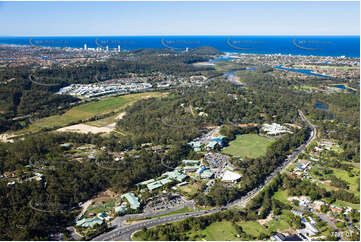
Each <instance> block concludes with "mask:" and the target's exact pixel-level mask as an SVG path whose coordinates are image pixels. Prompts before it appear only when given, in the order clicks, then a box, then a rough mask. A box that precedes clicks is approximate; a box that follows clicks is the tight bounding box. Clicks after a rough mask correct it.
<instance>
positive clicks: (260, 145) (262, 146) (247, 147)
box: [223, 134, 276, 158]
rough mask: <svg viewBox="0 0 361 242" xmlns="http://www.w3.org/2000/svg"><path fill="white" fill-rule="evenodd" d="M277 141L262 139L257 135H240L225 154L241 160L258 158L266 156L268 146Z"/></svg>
mask: <svg viewBox="0 0 361 242" xmlns="http://www.w3.org/2000/svg"><path fill="white" fill-rule="evenodd" d="M275 141H276V140H275V139H269V138H265V137H261V136H259V135H257V134H245V135H238V136H237V138H236V139H235V140H234V141H232V142H230V144H229V146H227V147H225V148H224V149H223V153H225V154H230V155H233V156H240V157H241V158H245V157H249V158H257V157H260V156H262V155H264V154H266V151H267V148H268V146H270V145H271V144H272V143H274V142H275Z"/></svg>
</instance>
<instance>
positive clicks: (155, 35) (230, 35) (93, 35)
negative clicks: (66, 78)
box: [0, 34, 360, 37]
mask: <svg viewBox="0 0 361 242" xmlns="http://www.w3.org/2000/svg"><path fill="white" fill-rule="evenodd" d="M97 36H106V37H143V36H149V37H161V36H228V37H232V36H354V37H356V36H357V37H360V34H198V35H193V34H138V35H133V34H130V35H113V34H102V35H99V34H98V35H96V34H92V35H0V37H97Z"/></svg>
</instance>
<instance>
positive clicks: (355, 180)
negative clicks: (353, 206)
mask: <svg viewBox="0 0 361 242" xmlns="http://www.w3.org/2000/svg"><path fill="white" fill-rule="evenodd" d="M332 170H333V174H334V175H335V176H336V177H337V178H339V179H341V180H344V181H345V182H348V183H349V184H350V189H349V190H350V192H352V193H354V194H355V195H356V196H360V191H358V187H359V184H360V176H359V175H358V176H353V177H350V176H349V175H348V172H347V171H344V170H341V169H336V168H332ZM352 173H353V174H360V168H356V167H355V168H353V170H352Z"/></svg>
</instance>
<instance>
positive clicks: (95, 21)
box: [0, 2, 360, 36]
mask: <svg viewBox="0 0 361 242" xmlns="http://www.w3.org/2000/svg"><path fill="white" fill-rule="evenodd" d="M101 35H105V36H111V35H116V36H122V35H360V3H359V2H0V36H101Z"/></svg>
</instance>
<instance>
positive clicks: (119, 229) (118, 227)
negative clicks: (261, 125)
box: [93, 110, 316, 241]
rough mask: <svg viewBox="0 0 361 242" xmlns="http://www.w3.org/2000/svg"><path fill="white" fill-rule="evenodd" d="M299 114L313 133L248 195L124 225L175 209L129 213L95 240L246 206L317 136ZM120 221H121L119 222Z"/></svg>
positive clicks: (120, 237)
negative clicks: (210, 207)
mask: <svg viewBox="0 0 361 242" xmlns="http://www.w3.org/2000/svg"><path fill="white" fill-rule="evenodd" d="M298 114H299V116H300V118H301V119H302V120H303V121H305V122H306V123H307V124H308V126H309V127H310V128H311V135H310V137H309V138H308V140H307V141H306V143H305V144H302V145H301V146H300V147H298V148H297V149H296V150H295V151H294V152H293V153H292V154H291V155H289V156H288V158H287V159H286V160H285V161H284V162H283V164H282V165H281V166H279V167H278V168H277V169H275V170H274V171H273V172H272V173H271V174H270V175H269V176H268V177H267V178H266V179H265V181H264V183H263V184H261V185H259V186H258V187H256V188H254V189H253V190H252V191H250V192H248V193H247V195H245V196H243V197H242V198H240V199H238V200H235V201H233V202H232V203H229V204H227V205H226V206H223V207H221V208H212V209H209V210H204V211H196V212H192V213H184V214H175V215H169V216H164V217H159V218H153V219H148V220H145V221H142V222H139V223H136V224H132V225H122V223H121V222H122V221H124V220H126V219H128V218H145V217H147V216H155V215H159V214H161V213H169V212H171V211H173V210H174V209H173V210H167V211H163V212H158V213H157V214H147V215H146V214H137V215H127V216H123V217H119V218H117V219H115V220H114V221H113V225H114V226H115V229H113V230H112V231H110V232H107V233H104V234H102V235H99V236H97V237H95V238H94V239H93V240H96V241H106V240H127V241H130V240H132V238H131V237H132V234H133V233H135V232H136V231H139V230H141V229H143V228H144V227H146V228H150V227H154V226H157V225H161V224H166V223H171V222H175V221H179V220H183V219H185V218H187V217H196V216H203V215H209V214H212V213H215V212H219V211H221V210H225V209H228V208H232V207H236V206H241V207H245V206H246V205H247V203H248V202H249V201H250V200H251V199H252V198H254V197H255V196H256V195H257V194H258V192H260V191H261V190H262V189H263V188H264V187H265V186H266V185H267V184H268V183H269V182H271V181H272V179H273V178H274V177H275V176H276V175H277V174H278V173H279V172H281V171H283V170H284V169H285V168H286V167H287V166H288V165H289V164H290V163H291V162H293V161H295V160H296V159H297V157H298V155H299V154H300V153H301V152H302V151H303V150H304V149H305V148H306V147H307V146H308V145H309V144H310V143H311V142H312V141H313V140H314V139H315V138H316V128H315V126H314V125H313V124H311V123H310V121H309V120H308V119H307V118H306V117H305V116H304V115H303V113H302V111H301V110H298ZM119 221H120V222H119Z"/></svg>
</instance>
